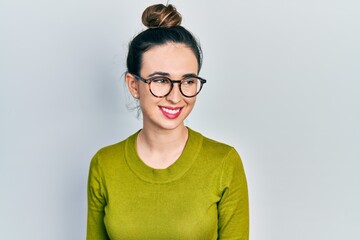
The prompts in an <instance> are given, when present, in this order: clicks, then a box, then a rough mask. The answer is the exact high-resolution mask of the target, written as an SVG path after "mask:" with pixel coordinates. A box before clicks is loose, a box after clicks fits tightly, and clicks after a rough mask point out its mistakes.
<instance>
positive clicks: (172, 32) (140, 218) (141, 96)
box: [87, 4, 249, 240]
mask: <svg viewBox="0 0 360 240" xmlns="http://www.w3.org/2000/svg"><path fill="white" fill-rule="evenodd" d="M142 21H143V23H144V25H145V26H147V27H148V29H147V30H145V31H143V32H141V33H140V34H139V35H137V36H136V37H135V38H134V39H133V40H132V41H131V43H130V46H129V53H128V58H127V68H128V71H127V73H126V76H125V80H126V83H127V85H128V88H129V91H130V93H131V94H132V96H133V97H134V98H135V99H137V100H138V102H139V105H140V109H141V112H142V116H143V128H142V129H141V130H139V131H138V132H136V133H135V134H134V135H132V136H130V137H129V138H127V139H126V140H124V141H121V142H119V143H117V144H114V145H111V146H108V147H105V148H103V149H101V150H99V151H98V152H97V153H96V155H95V156H94V158H93V159H92V161H91V165H90V172H89V182H88V223H87V239H92V240H96V239H127V240H130V239H242V240H245V239H246V240H247V239H249V212H248V193H247V184H246V178H245V174H244V170H243V167H242V163H241V160H240V157H239V155H238V153H237V152H236V150H235V149H234V148H233V147H230V146H228V145H225V144H223V143H219V142H216V141H214V140H211V139H208V138H206V137H204V136H202V135H201V134H200V133H198V132H196V131H194V130H192V129H190V128H188V127H186V126H185V125H184V120H185V118H186V117H187V116H188V115H189V114H190V113H191V110H192V109H193V107H194V104H195V101H196V96H197V95H198V94H199V92H200V91H201V89H202V87H203V85H204V84H205V83H206V80H205V79H203V78H201V77H199V76H198V73H199V71H200V68H201V62H202V61H201V57H202V55H201V49H200V46H199V44H198V42H197V41H196V40H195V38H194V37H193V36H192V34H191V33H190V32H189V31H187V30H186V29H185V28H183V27H182V26H180V23H181V16H180V14H179V13H178V12H177V11H176V9H175V8H174V7H173V6H172V5H168V6H164V5H162V4H158V5H153V6H150V7H148V8H147V9H146V10H145V11H144V13H143V16H142Z"/></svg>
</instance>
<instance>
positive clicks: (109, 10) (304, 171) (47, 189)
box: [0, 0, 360, 240]
mask: <svg viewBox="0 0 360 240" xmlns="http://www.w3.org/2000/svg"><path fill="white" fill-rule="evenodd" d="M163 2H165V1H163ZM153 3H157V2H155V1H145V0H136V1H114V0H112V1H111V0H103V1H99V0H97V1H96V0H87V1H85V0H75V1H74V0H62V1H55V0H32V1H26V0H1V2H0V84H1V85H0V239H16V240H18V239H19V240H20V239H34V240H39V239H44V240H45V239H46V240H48V239H55V240H57V239H59V240H64V239H66V240H72V239H74V240H76V239H84V238H85V229H86V182H87V172H88V167H89V161H90V159H91V157H92V156H93V154H94V153H95V152H96V151H97V150H98V149H99V148H100V147H102V146H105V145H108V144H111V143H115V142H117V141H120V140H122V139H124V138H126V137H127V136H129V135H130V134H132V133H133V132H135V131H136V130H137V129H139V128H140V127H141V120H137V119H136V117H135V115H136V114H135V113H134V112H130V111H128V110H127V108H126V104H127V103H128V95H126V89H125V88H124V83H123V73H124V72H125V71H126V69H125V58H126V52H127V45H128V42H129V41H130V40H131V39H132V37H133V36H135V35H136V34H137V33H139V32H140V31H141V30H142V29H143V27H142V25H141V22H140V17H141V13H142V11H143V10H144V9H145V7H146V6H148V5H150V4H153ZM171 3H173V4H174V5H175V6H176V7H177V8H178V10H179V11H180V12H181V13H182V15H183V26H185V27H187V28H188V29H189V30H190V31H192V32H193V33H194V34H195V35H196V36H197V37H198V38H199V39H200V41H201V43H202V47H203V50H204V65H203V69H202V72H201V74H200V75H201V76H202V77H204V78H206V79H208V83H207V84H206V85H205V86H204V89H203V92H202V93H201V94H200V96H199V98H198V103H197V106H196V108H195V109H194V111H193V113H192V115H191V116H190V117H189V119H188V120H187V122H186V123H187V125H188V126H190V127H191V128H193V129H195V130H197V131H200V132H201V133H203V134H204V135H206V136H208V137H211V138H214V139H217V140H219V141H223V142H226V143H228V144H230V145H233V146H235V147H236V148H237V150H238V151H239V153H240V154H241V156H242V158H243V163H244V166H245V169H246V173H247V177H248V185H249V191H250V192H249V193H250V204H251V209H250V210H251V239H252V240H268V239H270V240H272V239H275V240H289V239H291V240H304V239H306V240H308V239H314V240H319V239H324V240H325V239H326V240H335V239H336V240H338V239H360V232H359V229H358V227H359V226H360V207H359V203H360V190H359V189H360V174H359V170H360V163H359V162H360V161H359V160H360V127H359V126H360V125H359V123H360V83H359V81H360V73H359V72H360V44H359V43H360V30H359V29H360V14H359V9H360V2H359V1H357V0H311V1H310V0H301V1H300V0H292V1H285V0H256V1H255V0H253V1H250V0H239V1H230V0H227V1H205V0H199V1H190V0H183V1H180V0H178V1H175V0H174V1H171Z"/></svg>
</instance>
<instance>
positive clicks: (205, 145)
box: [189, 128, 237, 157]
mask: <svg viewBox="0 0 360 240" xmlns="http://www.w3.org/2000/svg"><path fill="white" fill-rule="evenodd" d="M189 131H190V133H191V134H192V135H195V136H196V138H198V139H201V141H202V144H201V148H202V151H203V152H206V153H208V154H209V155H213V156H218V157H220V156H225V155H228V154H230V153H231V152H235V153H236V154H237V151H236V149H235V148H234V147H233V146H231V145H229V144H227V143H224V142H221V141H218V140H215V139H213V138H209V137H207V136H204V135H203V134H201V133H199V132H197V131H195V130H192V129H190V128H189Z"/></svg>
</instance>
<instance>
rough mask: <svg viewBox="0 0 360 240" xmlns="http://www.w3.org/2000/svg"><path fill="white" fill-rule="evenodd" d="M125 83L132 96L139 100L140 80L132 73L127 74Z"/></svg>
mask: <svg viewBox="0 0 360 240" xmlns="http://www.w3.org/2000/svg"><path fill="white" fill-rule="evenodd" d="M125 81H126V84H127V86H128V88H129V92H130V94H131V95H132V96H133V97H134V98H136V99H138V98H139V89H138V80H137V79H136V78H135V77H134V75H132V74H131V73H126V75H125Z"/></svg>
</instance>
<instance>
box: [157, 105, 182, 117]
mask: <svg viewBox="0 0 360 240" xmlns="http://www.w3.org/2000/svg"><path fill="white" fill-rule="evenodd" d="M160 110H161V112H162V113H163V114H164V116H165V117H167V118H169V119H174V118H177V117H178V116H179V115H180V113H181V110H182V107H175V108H174V107H163V106H161V107H160Z"/></svg>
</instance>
